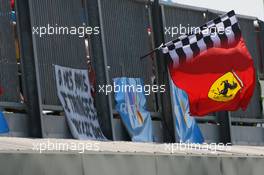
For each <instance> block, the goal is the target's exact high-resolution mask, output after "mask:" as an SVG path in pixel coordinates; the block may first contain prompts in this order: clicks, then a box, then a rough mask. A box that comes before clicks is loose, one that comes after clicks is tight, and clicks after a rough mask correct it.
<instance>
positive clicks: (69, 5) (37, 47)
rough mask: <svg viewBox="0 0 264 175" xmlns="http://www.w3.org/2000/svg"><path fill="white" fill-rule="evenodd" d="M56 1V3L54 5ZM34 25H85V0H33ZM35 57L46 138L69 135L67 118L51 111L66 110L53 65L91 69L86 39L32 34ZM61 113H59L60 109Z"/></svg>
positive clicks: (61, 35) (73, 36)
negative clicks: (86, 51) (57, 88)
mask: <svg viewBox="0 0 264 175" xmlns="http://www.w3.org/2000/svg"><path fill="white" fill-rule="evenodd" d="M51 4H52V5H51ZM29 10H30V13H29V14H30V24H31V26H30V27H31V28H32V29H33V28H36V27H48V26H47V25H50V26H52V27H67V28H71V27H79V26H83V23H86V21H84V19H85V13H84V10H83V6H82V1H81V0H77V1H65V0H57V1H52V0H30V1H29ZM32 40H33V49H34V60H35V68H36V75H37V77H36V78H37V88H38V92H39V95H38V99H39V102H40V116H41V125H42V135H43V137H69V132H68V130H67V129H65V128H67V127H66V125H65V124H66V122H65V120H64V117H62V116H56V115H54V114H53V113H52V117H51V116H47V115H46V114H44V113H43V111H44V110H48V111H62V108H61V105H60V102H59V100H58V98H57V90H56V82H55V75H54V69H53V65H54V64H57V65H62V66H68V67H73V68H83V69H87V68H88V66H87V60H86V53H85V42H84V39H83V38H81V37H79V36H78V35H71V34H53V35H44V36H42V37H40V36H39V35H37V34H35V35H34V33H33V34H32ZM57 113H58V112H57Z"/></svg>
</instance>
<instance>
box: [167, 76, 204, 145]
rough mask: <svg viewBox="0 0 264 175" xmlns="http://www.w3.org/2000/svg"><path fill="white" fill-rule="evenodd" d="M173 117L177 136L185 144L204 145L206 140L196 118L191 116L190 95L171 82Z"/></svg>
mask: <svg viewBox="0 0 264 175" xmlns="http://www.w3.org/2000/svg"><path fill="white" fill-rule="evenodd" d="M170 85H171V91H172V94H171V95H172V103H173V117H174V118H175V120H174V121H175V127H176V131H177V133H176V134H177V135H178V136H179V138H180V140H181V142H183V143H197V144H198V143H203V142H204V138H203V135H202V133H201V131H200V128H199V126H198V124H197V123H196V121H195V118H194V117H192V116H190V114H189V113H190V106H189V100H188V95H187V94H186V93H185V92H184V91H183V90H181V89H180V88H178V87H177V86H176V85H175V84H174V83H173V81H172V80H170Z"/></svg>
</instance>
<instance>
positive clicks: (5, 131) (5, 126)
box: [0, 112, 9, 133]
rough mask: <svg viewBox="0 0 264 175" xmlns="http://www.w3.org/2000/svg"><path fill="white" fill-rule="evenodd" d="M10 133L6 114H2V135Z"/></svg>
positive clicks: (0, 127) (0, 117)
mask: <svg viewBox="0 0 264 175" xmlns="http://www.w3.org/2000/svg"><path fill="white" fill-rule="evenodd" d="M7 132H9V128H8V125H7V122H6V119H5V117H4V114H3V113H2V112H0V133H7Z"/></svg>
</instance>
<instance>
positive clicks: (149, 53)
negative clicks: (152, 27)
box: [140, 43, 163, 60]
mask: <svg viewBox="0 0 264 175" xmlns="http://www.w3.org/2000/svg"><path fill="white" fill-rule="evenodd" d="M162 46H163V43H162V44H161V45H160V46H159V47H156V48H155V49H153V50H151V51H150V52H148V53H147V54H146V55H143V56H141V57H140V60H142V59H144V58H146V57H148V56H149V55H152V54H153V53H155V52H156V51H158V50H160V49H161V47H162Z"/></svg>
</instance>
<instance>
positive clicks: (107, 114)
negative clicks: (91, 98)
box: [86, 0, 115, 140]
mask: <svg viewBox="0 0 264 175" xmlns="http://www.w3.org/2000/svg"><path fill="white" fill-rule="evenodd" d="M86 2H87V3H86V8H87V13H88V24H89V26H92V27H97V26H99V27H100V34H99V35H92V36H91V51H92V62H93V65H94V68H95V73H96V85H97V86H96V88H95V89H96V92H97V93H96V97H95V102H96V109H97V112H98V117H99V118H98V120H99V122H100V126H101V128H102V131H103V133H104V135H105V136H106V137H107V138H108V139H113V140H115V134H114V128H113V127H114V126H113V112H112V104H111V103H112V100H111V96H110V95H107V96H106V95H105V94H103V93H98V91H99V90H98V88H99V87H98V85H106V84H109V83H110V81H109V77H108V69H107V62H106V61H107V59H106V53H105V45H104V33H103V26H102V21H101V20H100V17H101V15H102V14H101V11H100V0H87V1H86Z"/></svg>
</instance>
